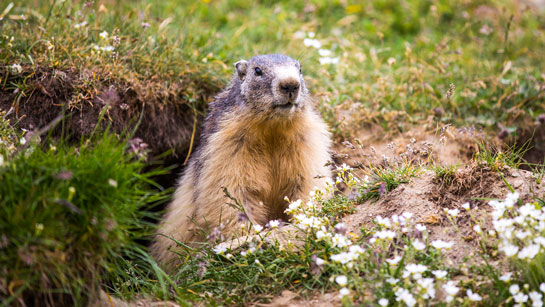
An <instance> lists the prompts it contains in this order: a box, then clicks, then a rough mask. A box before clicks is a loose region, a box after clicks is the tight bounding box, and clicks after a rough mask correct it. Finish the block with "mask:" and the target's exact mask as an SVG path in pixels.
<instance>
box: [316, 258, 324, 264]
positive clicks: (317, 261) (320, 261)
mask: <svg viewBox="0 0 545 307" xmlns="http://www.w3.org/2000/svg"><path fill="white" fill-rule="evenodd" d="M324 262H325V260H324V259H322V258H320V257H316V264H317V265H318V266H321V265H323V264H324Z"/></svg>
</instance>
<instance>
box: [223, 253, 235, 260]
mask: <svg viewBox="0 0 545 307" xmlns="http://www.w3.org/2000/svg"><path fill="white" fill-rule="evenodd" d="M232 257H233V254H231V253H229V254H225V258H227V259H231V258H232Z"/></svg>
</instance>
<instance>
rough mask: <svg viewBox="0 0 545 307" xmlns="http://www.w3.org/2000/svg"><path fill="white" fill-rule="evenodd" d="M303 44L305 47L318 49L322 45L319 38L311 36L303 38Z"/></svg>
mask: <svg viewBox="0 0 545 307" xmlns="http://www.w3.org/2000/svg"><path fill="white" fill-rule="evenodd" d="M303 44H304V45H305V46H307V47H314V48H316V49H320V48H321V47H322V43H320V41H319V40H317V39H311V38H305V39H304V40H303Z"/></svg>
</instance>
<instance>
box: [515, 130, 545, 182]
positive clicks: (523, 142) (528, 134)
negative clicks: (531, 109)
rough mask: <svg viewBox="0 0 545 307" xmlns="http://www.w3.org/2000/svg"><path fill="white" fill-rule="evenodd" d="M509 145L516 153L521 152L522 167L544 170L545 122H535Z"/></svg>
mask: <svg viewBox="0 0 545 307" xmlns="http://www.w3.org/2000/svg"><path fill="white" fill-rule="evenodd" d="M508 144H509V146H510V147H512V148H513V151H514V152H515V153H521V156H522V160H523V161H522V162H523V163H522V164H521V166H520V168H521V169H524V170H528V171H532V170H543V169H544V168H545V124H540V123H535V124H534V125H530V126H528V127H526V128H525V129H524V130H522V131H521V132H520V133H519V135H518V137H517V139H516V140H515V139H513V140H511V141H510V142H509V143H508Z"/></svg>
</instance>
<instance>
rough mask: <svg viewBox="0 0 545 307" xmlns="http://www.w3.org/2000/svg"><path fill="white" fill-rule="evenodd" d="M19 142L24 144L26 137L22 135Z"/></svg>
mask: <svg viewBox="0 0 545 307" xmlns="http://www.w3.org/2000/svg"><path fill="white" fill-rule="evenodd" d="M19 144H21V145H25V144H26V139H25V138H24V137H22V138H21V139H20V140H19Z"/></svg>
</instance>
